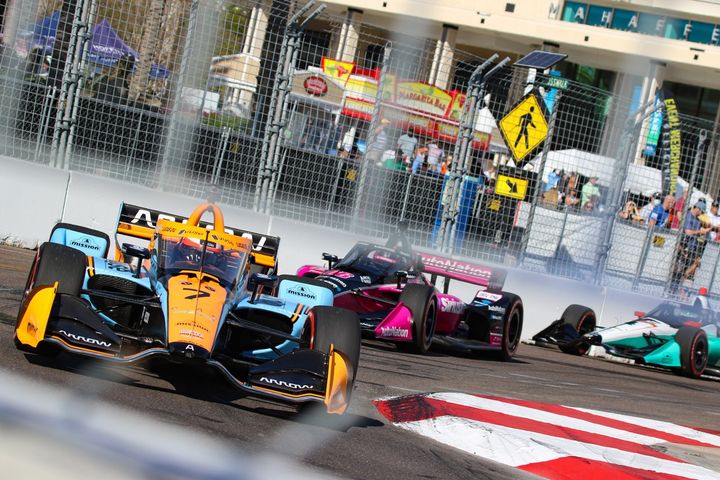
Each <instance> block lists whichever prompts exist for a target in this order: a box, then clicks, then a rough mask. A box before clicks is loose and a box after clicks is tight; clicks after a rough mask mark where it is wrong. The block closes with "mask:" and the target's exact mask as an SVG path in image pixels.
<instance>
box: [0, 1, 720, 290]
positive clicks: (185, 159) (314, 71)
mask: <svg viewBox="0 0 720 480" xmlns="http://www.w3.org/2000/svg"><path fill="white" fill-rule="evenodd" d="M16 4H17V5H18V7H17V8H15V9H14V10H13V11H12V14H11V15H9V16H6V18H5V20H4V44H5V47H4V50H3V53H2V67H3V68H2V74H0V75H2V78H1V79H0V80H1V81H2V84H3V85H2V93H1V94H0V103H1V104H2V106H1V108H2V110H0V111H1V112H2V114H1V115H0V153H1V154H4V155H9V156H14V157H17V158H22V159H26V160H29V161H33V162H39V163H45V164H48V165H51V166H54V167H57V168H64V169H71V170H75V171H82V172H88V173H92V174H95V175H100V176H106V177H112V178H116V179H119V180H122V181H126V182H130V183H134V184H140V185H145V186H148V187H151V188H157V189H161V190H164V191H172V192H177V193H182V194H188V195H191V196H195V197H199V198H202V197H207V196H210V195H212V196H213V198H214V199H215V200H217V201H220V202H224V203H228V204H232V205H238V206H242V207H246V208H251V209H254V210H256V211H258V212H261V213H266V214H271V215H278V216H283V217H289V218H294V219H297V220H300V221H304V222H309V223H312V224H317V225H324V226H328V227H332V228H336V229H341V230H345V231H353V232H356V233H358V234H363V235H370V236H374V237H378V238H385V237H387V236H388V235H389V234H391V233H392V232H394V231H395V230H396V229H397V228H398V225H401V224H405V225H407V228H408V235H409V236H410V237H411V239H412V241H413V242H414V243H415V244H416V245H417V246H419V247H422V248H430V249H436V250H440V251H443V252H446V253H452V254H457V255H462V256H466V257H470V258H477V259H482V260H492V261H496V262H500V263H503V264H508V265H513V266H519V267H521V268H525V269H531V270H535V271H541V272H547V273H549V274H553V275H560V276H566V277H571V278H577V279H581V280H583V281H587V282H594V283H597V284H604V285H611V286H616V287H620V288H629V289H633V290H637V291H643V292H646V293H653V294H658V295H665V296H677V295H683V294H685V293H686V292H688V291H690V290H692V289H694V288H697V287H698V286H706V287H709V288H710V290H711V293H712V294H720V285H718V281H716V276H717V274H718V272H717V265H718V262H719V261H720V247H719V246H720V243H717V242H715V234H714V232H709V233H708V234H707V235H705V234H703V235H702V236H700V235H690V236H688V235H686V234H685V233H684V232H685V228H684V227H685V226H686V222H687V221H688V220H687V219H688V217H689V216H692V217H693V218H696V217H699V218H700V219H701V220H702V222H706V224H710V223H713V222H715V223H720V219H717V220H715V219H714V218H713V217H709V218H706V217H704V216H702V215H700V214H699V210H694V209H692V208H690V207H692V206H694V205H696V204H698V201H700V200H701V199H704V200H705V205H706V208H705V209H706V210H707V211H706V212H704V213H705V215H711V210H712V211H715V212H716V210H715V209H713V208H712V205H713V201H714V200H715V196H716V195H717V191H718V188H719V187H720V172H719V171H718V168H717V166H716V163H717V162H716V161H715V160H716V158H717V150H718V149H717V147H718V138H719V137H718V134H717V132H716V130H715V126H714V125H712V124H711V123H707V122H703V121H701V120H698V119H694V118H688V117H684V116H682V115H679V114H678V113H677V111H676V109H674V104H673V102H672V98H667V99H659V100H658V101H657V102H654V103H652V104H650V105H641V104H638V103H637V102H636V103H633V101H632V100H631V99H630V98H624V97H621V96H618V95H613V94H611V93H609V92H608V91H605V90H602V89H599V88H594V87H590V86H587V85H585V84H581V83H578V82H575V81H570V80H567V79H565V78H562V77H557V76H555V74H543V73H541V72H539V71H537V72H536V71H535V70H530V69H528V68H524V67H519V66H516V65H514V64H513V61H510V59H505V58H503V57H502V56H492V57H489V55H488V54H487V53H486V52H484V51H481V50H477V49H471V48H469V47H468V49H467V51H465V50H463V49H462V48H460V47H456V46H455V45H454V38H455V37H454V36H455V35H456V34H457V30H456V29H454V28H453V27H449V26H444V27H443V28H442V32H441V33H440V34H439V35H438V36H436V37H433V36H429V35H425V36H422V35H421V36H411V35H408V34H405V33H401V32H407V31H418V32H423V31H424V30H423V29H419V28H416V26H417V25H416V24H412V21H409V22H411V23H410V24H409V25H407V27H408V28H397V29H394V30H392V31H388V30H384V29H382V28H379V27H377V26H374V25H371V24H368V23H367V22H365V21H364V20H363V18H362V12H359V11H355V10H353V9H348V10H347V11H345V12H342V14H338V13H337V11H336V12H334V13H333V12H330V11H328V10H329V9H325V8H324V6H323V5H320V4H313V3H310V4H306V5H303V4H296V3H295V2H289V1H283V0H275V1H249V0H233V1H231V0H228V1H220V2H215V1H213V2H211V1H204V0H203V1H201V0H132V1H119V0H66V1H53V0H44V1H23V2H19V3H16ZM488 57H489V58H488ZM528 102H529V103H528ZM533 102H535V103H533ZM513 112H515V113H513ZM650 140H653V141H654V142H653V141H650ZM516 158H519V159H517V160H516ZM656 192H657V193H658V194H659V195H658V197H662V198H659V200H660V201H661V206H662V200H663V198H664V197H665V196H666V195H668V194H669V195H671V196H672V198H673V201H674V202H675V204H676V205H674V206H671V207H668V208H667V210H668V212H670V214H671V218H669V219H668V218H666V217H667V216H666V215H665V214H664V213H663V212H664V211H665V209H663V208H660V209H659V210H657V209H656V210H655V213H654V214H653V215H652V217H653V218H654V220H653V221H652V222H648V217H650V216H651V215H650V213H651V212H652V211H653V209H654V208H655V207H656V205H655V204H654V203H653V201H654V195H655V193H656ZM668 202H670V200H668ZM700 213H702V212H700ZM653 223H655V224H654V225H653ZM692 225H695V223H693V224H692ZM716 226H717V225H716ZM700 237H702V238H700Z"/></svg>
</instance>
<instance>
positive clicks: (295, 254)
mask: <svg viewBox="0 0 720 480" xmlns="http://www.w3.org/2000/svg"><path fill="white" fill-rule="evenodd" d="M0 162H2V168H3V172H4V175H2V177H0V185H1V186H3V187H5V188H4V189H3V201H2V203H0V239H2V238H5V239H10V240H12V241H13V242H16V243H18V244H21V245H22V246H25V247H29V248H34V247H35V246H37V245H38V244H39V243H41V242H43V241H45V240H47V238H48V236H49V233H50V229H51V228H52V226H53V225H54V223H55V222H56V221H60V220H62V221H65V222H70V223H77V224H81V225H85V226H88V227H91V228H95V229H98V230H102V231H104V232H107V233H108V234H111V233H113V232H114V228H115V225H116V221H117V214H118V208H119V205H120V202H121V201H126V202H130V203H133V204H137V205H142V206H148V207H151V208H155V209H158V210H164V211H168V212H171V213H178V214H181V215H183V214H184V215H188V214H189V213H190V212H191V211H192V209H193V208H194V207H195V206H196V205H197V203H198V199H195V198H190V197H187V196H183V195H177V194H173V193H170V192H163V191H160V190H153V189H150V188H146V187H141V186H136V185H131V184H128V183H124V182H118V181H115V180H112V179H107V178H101V177H96V176H92V175H89V174H83V173H77V172H65V171H60V170H55V169H50V168H47V167H44V166H40V165H36V164H32V163H27V162H23V161H19V160H13V159H9V158H7V157H1V158H0ZM23 198H28V199H30V201H24V202H21V201H19V199H23ZM221 206H222V207H223V212H224V214H225V221H226V223H227V224H228V225H233V226H237V227H240V228H245V229H248V230H253V231H256V232H260V233H267V234H271V235H277V236H280V237H281V239H282V241H281V246H280V254H279V258H278V261H279V265H280V271H281V272H282V273H294V272H295V271H296V270H297V268H298V267H299V266H301V265H304V264H320V263H321V262H322V260H321V255H322V253H323V252H329V253H334V254H336V255H338V256H342V255H344V254H345V253H346V252H347V251H348V250H349V249H350V248H351V247H352V246H353V245H354V244H355V242H356V241H358V240H369V241H373V240H374V241H381V242H382V241H384V239H372V238H367V237H365V238H363V237H360V236H358V235H357V234H354V233H351V232H341V231H338V230H333V229H329V228H323V227H318V226H315V225H309V224H306V223H301V222H296V221H293V220H289V219H285V218H278V217H270V216H267V215H260V214H258V213H256V212H252V211H250V210H247V209H242V208H238V207H230V206H224V205H222V204H221ZM594 220H596V219H592V218H587V217H586V218H584V219H583V218H577V219H575V218H573V219H571V220H570V222H568V225H570V228H568V229H567V230H566V231H567V232H568V238H565V237H564V238H563V245H566V246H569V249H570V251H573V252H576V253H577V252H580V251H581V250H580V244H579V243H577V242H576V239H575V237H574V236H573V233H572V232H577V231H579V230H585V229H587V228H595V227H594V225H590V224H587V222H592V221H594ZM568 239H569V240H568ZM557 240H558V241H559V240H560V239H559V238H558V239H557ZM575 244H577V246H575V247H573V246H572V245H575ZM714 255H715V257H714V258H717V251H715V252H714ZM578 256H579V257H581V258H583V257H584V256H583V255H578ZM583 259H584V260H585V261H589V257H588V258H583ZM466 260H468V261H471V262H477V260H474V259H466ZM707 263H708V265H703V268H704V269H708V268H711V266H712V265H711V262H707ZM498 267H499V268H504V269H506V270H508V275H507V280H506V283H505V290H507V291H510V292H514V293H517V294H518V295H520V296H521V297H522V299H523V302H524V304H525V326H524V329H523V338H530V337H531V336H532V335H534V334H535V333H537V332H538V331H539V330H541V329H542V328H544V327H545V326H546V325H548V324H549V323H550V322H552V321H553V320H555V319H557V318H559V317H560V315H561V314H562V312H563V310H564V309H565V308H566V307H567V306H568V305H570V304H573V303H580V304H583V305H587V306H588V307H591V308H593V309H595V311H596V312H597V313H598V315H599V319H600V323H601V324H603V325H608V326H610V325H615V324H617V323H620V322H623V321H626V320H628V319H630V318H632V313H633V311H635V310H647V309H649V308H652V307H653V306H654V305H656V304H657V303H658V302H659V300H658V299H657V298H654V297H648V296H644V295H638V294H634V293H628V292H626V291H622V290H615V289H611V288H606V287H599V286H595V285H592V284H589V283H582V282H577V281H574V280H569V279H563V278H559V277H553V276H549V275H545V274H541V273H534V272H528V271H523V270H517V269H513V268H507V267H505V266H498ZM476 290H477V287H474V286H472V285H466V284H461V283H460V282H454V284H453V288H452V290H451V291H453V292H454V293H457V294H458V295H459V296H461V297H462V298H464V299H467V300H470V299H471V298H472V297H473V295H474V293H475V292H476Z"/></svg>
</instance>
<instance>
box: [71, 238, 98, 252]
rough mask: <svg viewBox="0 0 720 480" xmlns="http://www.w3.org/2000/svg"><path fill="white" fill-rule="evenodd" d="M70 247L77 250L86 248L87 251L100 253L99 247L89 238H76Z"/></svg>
mask: <svg viewBox="0 0 720 480" xmlns="http://www.w3.org/2000/svg"><path fill="white" fill-rule="evenodd" d="M70 246H71V247H77V248H87V249H89V250H95V251H96V252H99V251H100V247H99V246H98V244H97V243H95V241H94V240H93V239H92V238H90V237H82V238H77V239H75V240H73V241H72V242H70Z"/></svg>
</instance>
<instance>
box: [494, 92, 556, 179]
mask: <svg viewBox="0 0 720 480" xmlns="http://www.w3.org/2000/svg"><path fill="white" fill-rule="evenodd" d="M543 102H544V100H543V99H542V98H540V97H538V96H537V95H536V94H535V92H530V93H528V94H527V95H525V96H524V97H523V98H522V100H520V101H519V102H518V103H517V104H515V106H514V107H513V108H512V109H511V110H510V111H509V112H508V113H507V115H505V116H504V117H503V118H502V119H501V120H500V123H499V124H498V127H499V128H500V133H502V136H503V140H505V145H507V147H508V150H510V153H511V154H512V157H513V159H514V160H515V163H516V164H518V166H519V163H520V162H522V160H523V159H524V158H525V157H526V156H527V154H528V153H530V152H532V151H533V150H535V148H536V147H537V146H538V145H540V144H541V143H543V142H544V141H545V139H546V138H547V135H548V123H547V120H546V119H545V108H544V103H543Z"/></svg>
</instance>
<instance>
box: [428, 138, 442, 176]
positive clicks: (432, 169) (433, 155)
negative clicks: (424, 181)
mask: <svg viewBox="0 0 720 480" xmlns="http://www.w3.org/2000/svg"><path fill="white" fill-rule="evenodd" d="M426 147H427V171H428V173H430V174H434V175H437V174H439V173H440V162H441V161H442V159H443V158H444V157H445V152H444V151H443V149H442V148H440V147H439V146H438V144H437V143H435V142H434V141H431V142H430V143H428V144H427V145H426Z"/></svg>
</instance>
